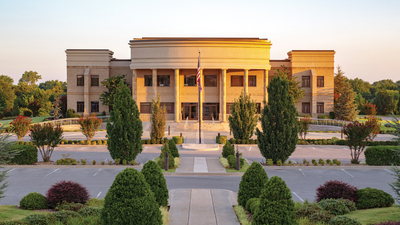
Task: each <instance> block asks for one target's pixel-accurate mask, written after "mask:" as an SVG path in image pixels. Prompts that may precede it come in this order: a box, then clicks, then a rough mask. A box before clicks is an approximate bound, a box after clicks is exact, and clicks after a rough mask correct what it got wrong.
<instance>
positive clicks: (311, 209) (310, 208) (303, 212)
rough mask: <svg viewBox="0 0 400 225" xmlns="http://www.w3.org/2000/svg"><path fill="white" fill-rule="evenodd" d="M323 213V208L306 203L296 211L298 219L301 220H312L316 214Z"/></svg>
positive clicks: (315, 204)
mask: <svg viewBox="0 0 400 225" xmlns="http://www.w3.org/2000/svg"><path fill="white" fill-rule="evenodd" d="M321 211H323V209H322V207H321V206H320V205H318V204H317V203H314V202H312V203H308V202H306V203H304V204H303V205H302V206H301V207H300V208H298V209H296V218H297V219H300V218H302V217H307V218H310V216H311V215H312V214H314V213H317V212H321Z"/></svg>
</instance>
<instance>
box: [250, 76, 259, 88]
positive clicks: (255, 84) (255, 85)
mask: <svg viewBox="0 0 400 225" xmlns="http://www.w3.org/2000/svg"><path fill="white" fill-rule="evenodd" d="M250 77H251V78H254V85H250ZM248 82H249V83H248V86H249V87H257V75H249V77H248Z"/></svg>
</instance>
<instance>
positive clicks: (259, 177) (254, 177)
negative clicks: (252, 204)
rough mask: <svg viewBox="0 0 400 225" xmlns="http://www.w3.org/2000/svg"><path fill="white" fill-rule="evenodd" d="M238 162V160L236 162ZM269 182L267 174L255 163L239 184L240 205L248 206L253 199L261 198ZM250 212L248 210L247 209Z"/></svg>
mask: <svg viewBox="0 0 400 225" xmlns="http://www.w3.org/2000/svg"><path fill="white" fill-rule="evenodd" d="M235 161H236V160H235ZM267 181H268V176H267V173H266V172H265V170H264V168H263V167H262V166H261V164H260V163H258V162H253V163H252V164H251V166H250V167H249V168H248V169H247V170H246V172H245V173H244V174H243V176H242V180H241V181H240V184H239V192H238V204H239V205H241V206H246V203H247V201H248V200H249V199H251V198H259V197H260V194H261V190H262V189H263V188H264V184H265V183H266V182H267ZM246 209H247V210H249V209H248V208H246Z"/></svg>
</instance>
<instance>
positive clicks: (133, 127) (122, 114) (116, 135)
mask: <svg viewBox="0 0 400 225" xmlns="http://www.w3.org/2000/svg"><path fill="white" fill-rule="evenodd" d="M119 85H120V88H119V89H118V90H117V92H116V93H115V98H114V106H113V110H112V111H111V112H110V120H109V122H107V138H108V151H110V155H111V157H112V158H113V159H120V160H121V161H122V160H124V159H125V160H126V161H129V162H130V161H133V160H135V159H136V156H137V155H138V154H139V153H141V152H142V149H143V147H142V140H141V138H142V133H143V126H142V121H141V120H140V118H139V116H140V113H139V110H138V107H137V105H136V102H135V100H133V99H132V96H131V94H130V90H129V88H128V87H127V86H126V85H125V84H124V81H123V80H121V81H120V84H119Z"/></svg>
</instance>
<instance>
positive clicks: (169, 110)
mask: <svg viewBox="0 0 400 225" xmlns="http://www.w3.org/2000/svg"><path fill="white" fill-rule="evenodd" d="M160 105H161V107H164V106H165V109H166V110H167V114H174V113H175V108H174V103H173V102H161V104H160Z"/></svg>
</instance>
